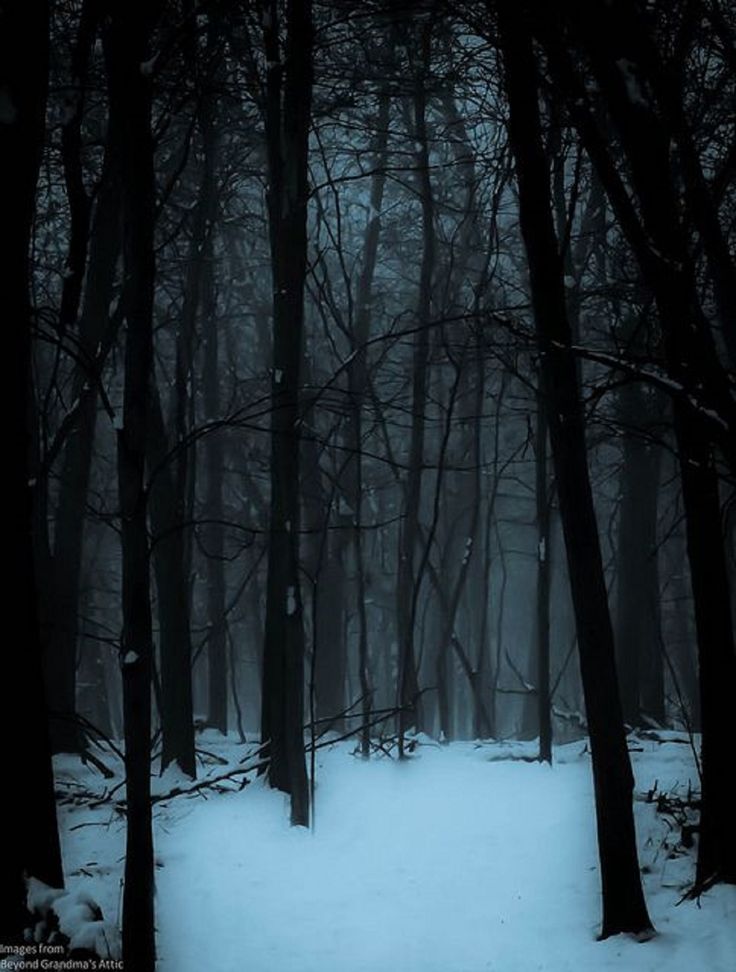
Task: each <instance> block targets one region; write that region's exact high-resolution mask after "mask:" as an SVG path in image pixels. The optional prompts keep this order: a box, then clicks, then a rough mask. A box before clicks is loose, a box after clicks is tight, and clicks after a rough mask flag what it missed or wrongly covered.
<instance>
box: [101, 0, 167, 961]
mask: <svg viewBox="0 0 736 972" xmlns="http://www.w3.org/2000/svg"><path fill="white" fill-rule="evenodd" d="M157 13H158V5H157V4H155V3H154V4H150V5H148V6H146V8H145V9H142V8H141V7H140V6H139V5H134V4H131V5H123V6H116V7H114V8H113V13H112V16H111V19H110V22H109V25H108V29H107V36H106V46H107V53H108V57H107V60H108V76H109V90H110V115H111V119H112V121H111V124H112V123H114V124H118V125H119V126H120V132H121V159H120V162H121V170H122V172H123V173H124V178H123V180H122V182H123V195H122V198H123V255H124V268H125V321H126V325H127V327H126V340H125V388H124V405H123V427H122V429H121V430H120V431H119V432H118V489H119V497H120V514H121V538H122V572H123V590H122V602H123V604H122V606H123V632H122V644H121V666H122V677H123V713H124V725H125V777H126V806H127V824H128V826H127V841H126V854H125V888H124V892H123V960H124V962H125V964H126V966H127V967H129V968H131V969H135V970H136V972H154V969H155V965H156V958H155V953H156V948H155V930H154V918H153V832H152V826H151V825H152V820H151V790H150V771H151V672H152V664H153V638H152V620H151V592H150V549H149V541H148V528H147V522H146V519H147V516H146V514H147V495H146V486H145V479H144V475H145V465H146V455H147V439H148V434H149V429H150V422H149V419H150V412H151V406H150V396H151V386H152V376H153V298H154V282H155V256H154V239H153V229H154V211H155V180H154V169H153V139H152V134H151V81H150V78H149V77H148V76H147V75H146V74H145V73H144V72H143V71H141V65H142V64H143V63H145V62H146V61H147V59H148V56H149V53H150V52H149V50H148V42H149V36H150V33H151V29H152V27H153V25H154V23H155V18H156V16H157Z"/></svg>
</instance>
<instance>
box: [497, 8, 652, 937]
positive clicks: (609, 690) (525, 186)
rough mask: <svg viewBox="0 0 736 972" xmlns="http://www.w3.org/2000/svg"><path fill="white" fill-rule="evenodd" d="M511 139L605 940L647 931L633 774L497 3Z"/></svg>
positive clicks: (522, 53)
mask: <svg viewBox="0 0 736 972" xmlns="http://www.w3.org/2000/svg"><path fill="white" fill-rule="evenodd" d="M497 9H498V15H499V25H500V36H501V47H502V52H503V59H504V70H505V83H506V91H507V94H508V101H509V138H510V141H511V147H512V150H513V153H514V156H515V160H516V177H517V183H518V188H519V211H520V223H521V231H522V235H523V237H524V244H525V247H526V252H527V261H528V264H529V273H530V279H531V292H532V304H533V308H534V317H535V321H536V327H537V337H538V341H539V346H540V356H541V372H542V393H543V395H544V401H545V405H546V408H547V416H548V422H549V429H550V439H551V443H552V455H553V459H554V469H555V477H556V482H557V489H558V495H559V502H560V514H561V518H562V525H563V531H564V536H565V547H566V550H567V562H568V570H569V575H570V584H571V589H572V598H573V604H574V608H575V617H576V623H577V633H578V646H579V652H580V667H581V674H582V679H583V689H584V692H585V703H586V712H587V718H588V725H589V735H590V748H591V754H592V763H593V779H594V784H595V804H596V819H597V829H598V851H599V859H600V866H601V880H602V889H603V921H602V928H601V937H602V938H606V937H608V936H610V935H615V934H617V933H619V932H631V933H634V934H644V933H648V932H650V930H651V922H650V920H649V915H648V914H647V908H646V904H645V901H644V895H643V891H642V886H641V877H640V874H639V863H638V858H637V849H636V834H635V830H634V816H633V807H632V791H633V776H632V772H631V765H630V763H629V755H628V752H627V748H626V736H625V733H624V729H623V721H622V717H621V705H620V701H619V695H618V685H617V680H616V667H615V660H614V644H613V631H612V627H611V620H610V615H609V610H608V600H607V593H606V585H605V579H604V575H603V563H602V558H601V550H600V541H599V538H598V528H597V523H596V517H595V509H594V506H593V496H592V491H591V487H590V479H589V474H588V464H587V455H586V443H585V426H584V414H583V409H582V405H581V402H580V399H579V392H578V387H577V374H576V367H575V358H574V356H573V354H572V353H571V351H570V350H569V347H570V343H571V334H570V326H569V322H568V319H567V309H566V306H565V291H564V271H563V267H562V261H561V257H560V251H559V247H558V242H557V239H556V236H555V231H554V224H553V220H552V202H551V194H550V186H549V171H548V163H547V160H546V159H545V153H544V148H543V145H542V139H541V126H540V117H539V105H538V91H537V74H536V65H535V61H534V52H533V48H532V41H531V37H530V35H529V34H528V33H527V24H526V22H525V15H526V14H527V13H528V11H525V9H524V6H523V5H519V3H518V2H517V0H499V3H498V4H497Z"/></svg>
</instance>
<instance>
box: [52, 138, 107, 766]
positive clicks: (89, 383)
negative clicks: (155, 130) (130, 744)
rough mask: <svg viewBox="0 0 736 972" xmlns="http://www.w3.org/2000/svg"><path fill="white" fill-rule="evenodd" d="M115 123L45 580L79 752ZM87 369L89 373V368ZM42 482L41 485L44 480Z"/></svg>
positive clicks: (64, 741) (59, 730)
mask: <svg viewBox="0 0 736 972" xmlns="http://www.w3.org/2000/svg"><path fill="white" fill-rule="evenodd" d="M114 131H115V126H114V123H113V124H111V125H110V127H109V130H108V143H107V146H106V157H105V168H104V172H103V176H102V182H101V185H100V187H99V191H98V192H99V195H98V200H97V205H96V208H95V212H94V216H93V220H92V229H91V235H90V241H91V242H90V248H89V249H90V258H89V265H88V267H87V274H86V280H87V283H86V287H85V292H84V299H83V302H82V311H81V317H80V322H79V344H80V348H81V350H82V352H83V353H84V357H85V361H86V362H88V366H87V368H84V367H80V368H79V369H78V373H77V375H76V377H75V387H74V393H73V396H72V397H73V399H74V400H75V401H77V402H78V409H79V410H78V414H77V416H76V422H75V424H74V427H73V428H70V429H69V430H68V431H67V433H66V447H65V448H64V454H63V459H62V469H61V473H60V477H59V499H58V504H57V510H56V520H55V530H54V549H53V568H52V569H53V574H52V576H51V577H50V578H49V597H50V601H51V605H50V610H49V611H47V612H46V615H47V619H48V620H47V624H46V631H45V634H44V641H45V643H46V665H45V669H46V682H47V686H48V693H49V696H48V697H49V709H50V710H51V740H52V745H53V748H54V752H80V751H81V750H82V749H83V745H84V744H83V740H82V737H81V734H80V732H79V727H78V725H77V723H76V721H75V718H74V716H75V713H76V668H77V648H78V644H79V600H80V576H81V572H82V566H83V555H84V538H85V521H86V513H87V499H88V490H89V482H90V474H91V470H92V457H93V453H94V439H95V429H96V425H97V409H98V404H99V394H98V381H99V376H100V374H101V370H102V365H103V362H104V359H105V356H106V355H105V354H104V353H103V352H101V351H100V350H98V349H100V348H101V346H102V345H103V343H104V344H105V345H106V346H107V347H109V346H110V345H111V343H112V335H111V333H110V331H111V323H110V315H109V308H110V302H111V300H112V297H113V293H114V283H115V267H116V264H117V261H118V256H119V254H120V176H119V172H118V152H119V145H118V143H117V140H116V138H115V134H114ZM90 372H91V373H90ZM44 485H45V484H44Z"/></svg>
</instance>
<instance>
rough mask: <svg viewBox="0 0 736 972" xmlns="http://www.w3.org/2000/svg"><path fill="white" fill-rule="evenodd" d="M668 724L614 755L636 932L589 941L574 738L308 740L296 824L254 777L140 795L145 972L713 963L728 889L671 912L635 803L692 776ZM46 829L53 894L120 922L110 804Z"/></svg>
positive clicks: (582, 763) (118, 851) (725, 925)
mask: <svg viewBox="0 0 736 972" xmlns="http://www.w3.org/2000/svg"><path fill="white" fill-rule="evenodd" d="M670 735H671V736H672V738H671V739H667V741H665V742H663V743H661V742H658V741H655V740H653V739H637V740H636V741H635V743H633V745H635V746H636V748H637V749H640V750H641V752H635V753H632V759H633V764H634V770H635V775H636V779H637V787H636V789H637V795H638V799H637V801H636V802H635V812H636V818H637V828H638V837H639V845H640V862H641V864H642V867H643V868H644V870H645V872H646V873H645V875H644V880H645V891H646V896H647V902H648V905H649V911H650V915H651V917H652V920H653V922H654V924H655V926H656V928H657V931H658V935H657V936H656V937H655V938H654V939H653V940H652V941H649V942H645V943H639V942H636V941H634V940H633V939H631V938H629V937H627V936H616V937H614V938H611V939H608V940H607V941H604V942H598V941H596V934H597V932H598V930H599V921H600V886H599V875H598V862H597V853H596V841H595V828H594V814H593V804H592V783H591V773H590V761H589V756H588V754H587V752H586V751H585V743H584V741H581V742H577V743H571V744H568V745H566V746H561V747H558V748H557V749H556V751H555V765H554V767H552V768H551V769H550V768H549V767H547V766H544V765H539V764H535V763H528V762H522V761H519V760H518V759H512V758H511V757H519V756H524V755H529V754H531V753H532V752H533V751H534V747H533V745H530V744H517V743H506V744H504V743H491V744H485V743H484V744H482V745H477V744H473V743H453V744H451V745H449V746H442V747H440V746H439V745H437V744H427V742H428V741H427V738H426V737H424V740H423V744H422V745H419V746H418V748H417V750H416V754H415V755H414V756H413V757H412V759H411V760H409V761H408V762H406V763H402V764H398V763H397V762H395V761H391V760H389V759H386V758H385V757H384V758H381V759H372V760H371V761H370V762H367V763H365V762H363V761H361V760H360V759H358V758H356V757H355V756H353V755H352V754H351V750H352V746H351V745H349V744H346V743H341V744H337V745H335V746H334V747H330V748H328V749H325V750H321V751H320V752H319V754H318V756H319V759H318V761H317V794H316V820H315V828H314V831H311V832H310V831H308V830H305V829H303V828H291V827H290V826H289V822H288V806H287V801H286V798H285V797H284V795H283V794H281V793H278V792H275V791H272V790H270V789H268V787H267V786H266V785H265V784H264V782H263V781H262V780H254V781H253V782H251V783H250V784H249V785H248V786H246V787H245V788H244V789H243V790H236V789H235V784H232V785H233V792H228V793H222V792H214V791H209V792H207V791H205V794H206V796H207V798H206V799H205V798H204V796H203V795H201V794H200V795H194V796H184V797H177V798H176V799H172V800H171V801H169V802H164V803H160V804H157V805H156V808H155V809H156V858H157V871H156V889H157V890H156V910H157V928H158V954H159V968H160V970H161V972H202V970H207V972H394V970H396V972H486V970H490V972H535V970H544V972H567V970H570V972H573V970H574V972H608V970H617V972H662V970H666V972H699V970H704V972H705V970H707V972H731V970H732V969H733V968H734V967H736V965H735V959H736V888H734V887H726V886H718V887H715V888H713V889H711V890H710V891H708V892H707V893H705V894H704V895H702V896H701V898H700V901H699V902H694V901H690V900H687V901H682V903H681V904H679V905H678V904H677V902H678V901H680V899H681V898H682V895H683V890H684V889H685V888H686V887H687V886H688V882H689V881H691V880H692V875H693V863H694V862H693V857H692V855H691V854H688V853H684V852H682V851H681V850H679V849H678V848H677V847H676V845H677V843H678V840H677V838H678V833H677V832H676V831H675V830H673V829H672V828H671V827H670V825H668V822H667V819H666V818H664V817H663V816H661V815H658V814H656V812H655V808H654V805H653V804H652V803H647V802H645V800H644V798H643V797H644V794H646V792H647V791H648V790H650V789H651V788H652V787H653V785H654V783H655V781H656V782H657V785H658V789H659V792H668V791H673V790H675V791H676V792H678V793H679V794H680V795H684V794H685V793H686V792H687V787H688V785H689V783H692V784H693V786H695V785H696V784H697V774H696V772H695V769H694V765H693V760H692V753H691V751H690V748H689V746H687V745H683V738H678V736H677V734H670ZM199 745H201V746H202V748H203V749H205V750H208V751H209V752H210V753H213V752H216V753H217V754H218V755H219V756H220V757H223V756H224V757H226V758H228V759H229V761H230V765H231V766H235V765H237V762H238V760H239V759H240V758H241V757H242V755H243V748H242V747H238V746H237V745H236V743H235V740H234V739H232V738H230V739H228V740H227V741H222V740H221V739H219V740H218V737H217V736H216V735H215V734H214V733H211V732H210V731H209V730H208V731H207V732H206V733H204V734H203V736H200V737H199ZM223 772H227V767H223V766H222V765H210V766H208V767H206V773H207V774H209V775H212V776H220V775H222V774H223ZM72 774H73V775H74V777H75V781H74V782H75V783H76V785H79V781H80V778H81V777H83V783H84V785H85V786H89V785H90V782H91V781H92V780H93V778H94V777H93V773H92V771H91V770H89V769H87V770H80V769H78V768H77V769H73V768H72V767H71V761H70V760H69V758H68V757H65V758H63V762H62V763H59V764H57V775H58V777H60V778H61V780H62V781H63V780H64V779H65V778H66V779H67V782H68V785H69V791H70V792H74V788H73V786H72V783H71V775H72ZM98 779H99V778H98ZM113 782H114V781H113ZM161 782H162V783H164V782H165V781H163V780H162V781H161ZM237 782H239V780H238V781H236V783H237ZM62 785H64V784H63V783H62ZM104 785H106V786H107V787H108V788H109V787H110V785H111V784H110V782H108V783H106V784H104ZM225 785H226V786H230V785H231V784H225ZM97 788H98V789H99V790H102V788H103V784H102V783H101V782H98V783H97ZM156 790H157V791H158V792H159V793H160V792H165V790H166V787H165V786H162V785H159V786H157V787H156ZM119 797H120V793H118V794H116V798H119ZM62 823H63V831H64V854H65V862H66V867H67V872H69V871H70V870H71V871H72V872H73V876H72V877H71V880H70V881H69V885H70V888H71V889H72V890H76V889H80V890H81V889H84V890H86V891H88V892H89V893H90V894H91V895H92V897H93V898H94V899H95V900H96V901H97V902H99V903H100V904H101V906H102V908H103V912H104V916H105V918H106V919H108V920H113V921H115V920H118V919H119V913H118V911H119V895H120V888H119V880H120V874H121V870H122V855H123V849H124V824H123V821H122V819H121V817H120V814H119V813H116V812H115V811H113V810H111V808H110V806H109V805H108V806H107V807H106V808H97V809H89V808H87V807H85V806H84V805H83V804H72V805H71V806H69V805H67V806H65V807H64V808H63V811H62ZM80 823H81V824H84V825H85V826H82V827H79V824H80ZM72 827H76V828H77V829H75V830H72V829H71V828H72Z"/></svg>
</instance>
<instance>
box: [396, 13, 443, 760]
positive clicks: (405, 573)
mask: <svg viewBox="0 0 736 972" xmlns="http://www.w3.org/2000/svg"><path fill="white" fill-rule="evenodd" d="M431 43H432V35H431V25H430V24H427V25H424V26H423V27H422V28H421V33H420V50H419V52H418V53H419V64H418V65H416V67H415V69H414V70H415V75H416V76H415V79H414V98H413V110H414V133H413V134H414V137H415V139H416V144H417V170H418V172H417V182H418V186H417V188H418V192H419V197H420V201H421V206H422V264H421V270H420V276H419V294H418V300H417V312H416V320H417V328H418V330H417V333H416V335H415V338H414V353H413V357H412V395H411V415H412V419H411V437H410V443H409V460H408V465H409V470H408V472H407V478H406V483H405V485H404V510H403V512H404V516H403V520H402V523H401V529H400V533H399V563H398V570H397V579H396V622H397V635H398V649H399V665H398V701H399V704H400V706H401V708H402V711H401V714H400V716H399V730H400V731H399V753H400V755H403V745H404V733H405V731H406V730H407V729H408V728H409V727H410V726H411V725H412V724H415V725H416V727H417V728H421V723H422V711H421V704H420V698H419V680H418V674H417V665H416V657H415V652H414V636H415V627H416V617H417V604H418V601H419V593H420V586H421V575H419V572H418V571H417V570H416V569H415V563H414V560H415V557H416V553H417V548H418V540H419V514H420V510H421V499H422V479H423V472H424V468H423V467H424V447H425V442H424V439H425V423H426V416H425V411H426V408H427V385H428V377H429V374H428V372H429V367H428V366H429V326H430V317H431V314H432V285H433V280H434V272H435V262H436V239H435V226H434V199H433V196H432V182H431V178H430V171H429V140H428V133H427V91H426V72H427V71H428V70H429V63H430V56H431Z"/></svg>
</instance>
